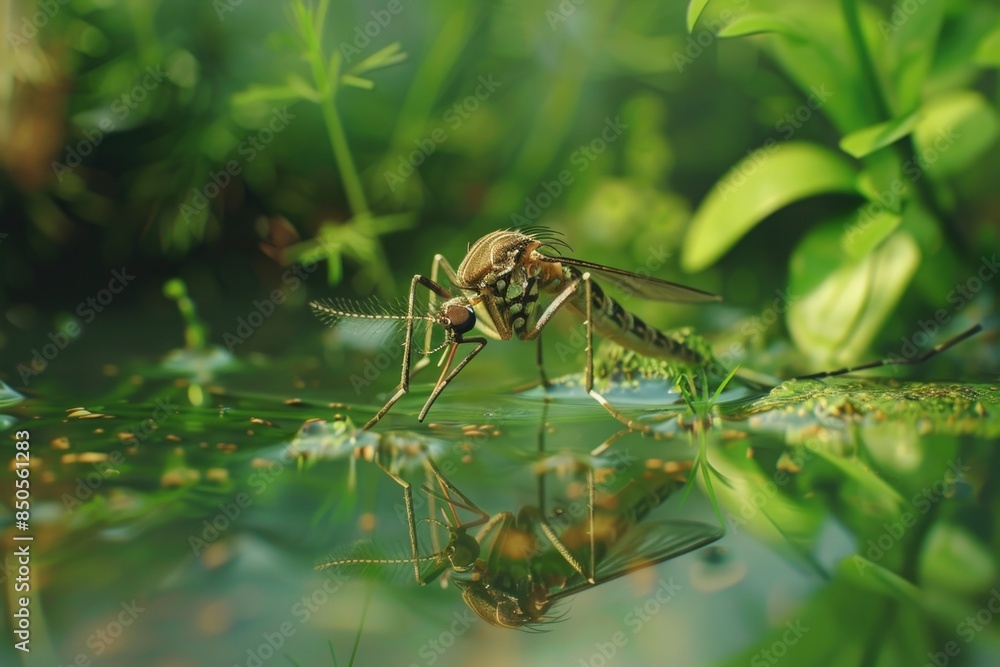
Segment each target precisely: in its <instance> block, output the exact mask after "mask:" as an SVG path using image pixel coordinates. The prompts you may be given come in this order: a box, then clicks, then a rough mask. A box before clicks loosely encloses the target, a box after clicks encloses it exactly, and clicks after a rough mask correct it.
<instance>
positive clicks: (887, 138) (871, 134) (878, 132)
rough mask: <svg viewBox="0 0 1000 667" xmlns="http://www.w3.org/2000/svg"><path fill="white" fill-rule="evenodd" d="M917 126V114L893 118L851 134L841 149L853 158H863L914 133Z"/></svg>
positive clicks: (841, 144) (841, 142) (845, 138)
mask: <svg viewBox="0 0 1000 667" xmlns="http://www.w3.org/2000/svg"><path fill="white" fill-rule="evenodd" d="M916 124H917V114H915V113H911V114H907V115H905V116H901V117H899V118H893V119H892V120H887V121H885V122H884V123H879V124H878V125H872V126H870V127H866V128H863V129H860V130H855V131H854V132H851V133H850V134H848V135H847V136H845V137H844V138H843V139H841V140H840V148H841V150H843V151H844V152H845V153H847V154H849V155H851V156H852V157H856V158H863V157H865V156H866V155H868V154H869V153H874V152H875V151H877V150H879V149H880V148H885V147H886V146H889V145H891V144H894V143H896V142H897V141H899V140H900V139H902V138H903V137H905V136H906V135H908V134H909V133H910V132H912V131H913V128H914V127H915V126H916Z"/></svg>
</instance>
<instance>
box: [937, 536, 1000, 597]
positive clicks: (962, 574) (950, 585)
mask: <svg viewBox="0 0 1000 667" xmlns="http://www.w3.org/2000/svg"><path fill="white" fill-rule="evenodd" d="M920 570H921V577H920V579H921V581H925V582H927V583H930V584H936V585H938V586H941V587H944V588H947V589H949V590H955V591H962V592H965V593H969V594H973V593H976V592H977V591H981V590H985V589H986V588H989V585H990V583H991V582H993V581H994V579H995V577H996V564H995V563H994V562H993V557H992V555H991V554H990V552H989V550H988V549H987V547H986V546H984V545H983V544H982V542H980V541H979V540H977V539H976V538H975V536H973V535H972V534H971V533H969V531H967V530H966V529H964V528H962V527H960V526H957V525H955V524H953V523H948V522H938V523H936V524H935V525H934V526H933V527H932V528H931V530H930V532H929V534H928V535H927V540H926V541H925V547H924V551H923V553H922V554H921V559H920Z"/></svg>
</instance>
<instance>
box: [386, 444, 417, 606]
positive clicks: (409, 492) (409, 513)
mask: <svg viewBox="0 0 1000 667" xmlns="http://www.w3.org/2000/svg"><path fill="white" fill-rule="evenodd" d="M375 465H377V466H378V467H379V468H381V469H382V471H383V472H384V473H385V474H387V475H388V476H389V477H392V479H393V480H395V481H396V483H397V484H399V485H400V486H401V487H403V502H404V503H405V505H406V522H407V524H408V525H409V529H410V555H411V557H412V558H413V576H414V578H416V580H417V583H418V584H420V585H421V586H423V585H424V582H423V580H422V579H421V578H420V564H419V558H420V554H419V552H418V550H417V517H416V515H415V514H414V512H413V489H412V488H411V487H410V484H409V482H407V481H406V480H404V479H403V478H402V477H400V476H399V475H397V474H396V473H394V472H392V471H391V470H389V468H387V467H386V466H384V465H382V464H381V463H379V462H378V461H376V462H375Z"/></svg>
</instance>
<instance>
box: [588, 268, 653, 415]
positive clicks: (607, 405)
mask: <svg viewBox="0 0 1000 667" xmlns="http://www.w3.org/2000/svg"><path fill="white" fill-rule="evenodd" d="M583 284H584V290H585V292H586V301H587V322H586V326H587V367H586V369H585V371H584V386H585V387H586V389H587V393H588V394H590V396H591V397H592V398H593V399H594V400H595V401H597V402H598V403H600V404H601V405H603V406H604V409H605V410H607V411H608V412H609V413H610V414H611V416H612V417H614V418H615V419H617V420H618V421H620V422H621V423H623V424H625V425H626V426H628V427H629V428H630V429H632V430H633V431H640V432H642V433H650V432H651V429H650V428H649V426H647V425H645V424H640V423H639V422H637V421H635V420H632V419H629V418H628V417H626V416H625V415H623V414H622V413H620V412H618V411H617V410H615V409H614V407H612V406H611V404H610V403H608V400H607V399H606V398H604V397H603V396H601V395H600V394H599V393H597V391H596V390H595V389H594V324H593V323H594V299H593V289H592V288H591V285H592V283H591V282H590V273H589V272H588V273H584V274H583Z"/></svg>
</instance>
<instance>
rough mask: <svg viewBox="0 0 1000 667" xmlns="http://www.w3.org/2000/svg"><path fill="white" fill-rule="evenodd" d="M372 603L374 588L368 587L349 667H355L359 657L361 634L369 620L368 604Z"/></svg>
mask: <svg viewBox="0 0 1000 667" xmlns="http://www.w3.org/2000/svg"><path fill="white" fill-rule="evenodd" d="M371 601H372V586H368V592H367V593H365V604H364V606H363V607H362V608H361V623H359V624H358V634H356V635H355V636H354V648H352V649H351V659H350V661H349V662H348V663H347V665H348V667H354V659H355V658H356V657H357V655H358V645H360V644H361V632H362V631H363V630H364V629H365V619H367V618H368V603H370V602H371Z"/></svg>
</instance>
